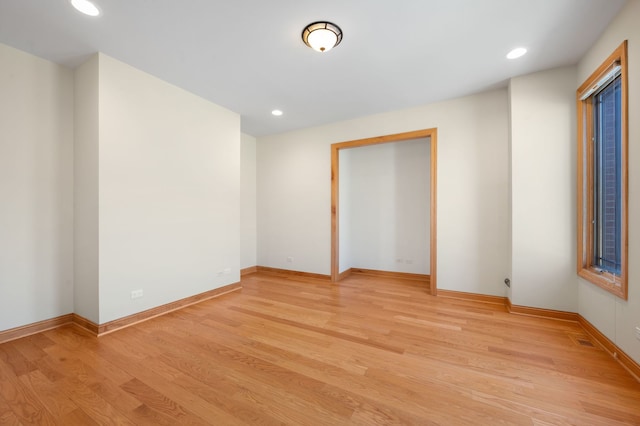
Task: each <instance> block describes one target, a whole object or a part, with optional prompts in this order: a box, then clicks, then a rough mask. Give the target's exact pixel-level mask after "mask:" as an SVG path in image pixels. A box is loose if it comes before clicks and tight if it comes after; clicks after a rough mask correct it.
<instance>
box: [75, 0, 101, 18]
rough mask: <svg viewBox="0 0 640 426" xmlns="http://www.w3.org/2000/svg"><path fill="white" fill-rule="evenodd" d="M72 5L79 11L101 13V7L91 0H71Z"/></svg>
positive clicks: (93, 14) (87, 13)
mask: <svg viewBox="0 0 640 426" xmlns="http://www.w3.org/2000/svg"><path fill="white" fill-rule="evenodd" d="M71 5H72V6H73V7H75V8H76V10H77V11H79V12H82V13H84V14H85V15H89V16H98V15H100V9H98V7H97V6H96V5H95V4H93V3H91V2H90V1H89V0H71Z"/></svg>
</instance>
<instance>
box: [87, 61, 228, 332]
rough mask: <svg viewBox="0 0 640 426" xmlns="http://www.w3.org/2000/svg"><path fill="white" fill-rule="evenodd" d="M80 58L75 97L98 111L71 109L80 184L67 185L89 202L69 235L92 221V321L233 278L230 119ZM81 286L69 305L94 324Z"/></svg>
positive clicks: (146, 79) (141, 77)
mask: <svg viewBox="0 0 640 426" xmlns="http://www.w3.org/2000/svg"><path fill="white" fill-rule="evenodd" d="M91 61H93V62H91ZM91 61H90V62H89V63H88V64H85V66H83V67H82V68H81V70H79V72H78V76H79V80H78V85H77V86H76V88H77V89H78V90H80V91H81V92H80V93H76V98H77V99H78V100H79V101H81V102H82V105H79V107H80V106H82V107H87V111H96V112H97V118H96V117H91V113H86V112H85V113H81V114H79V116H78V118H84V119H86V121H83V122H82V123H78V124H77V128H78V129H80V130H82V131H81V132H79V134H78V138H77V140H76V146H77V147H78V152H77V153H76V160H78V161H81V162H83V161H86V164H78V165H77V169H78V170H79V171H81V173H80V174H79V175H80V176H82V177H85V175H88V177H89V179H88V180H87V181H86V182H84V183H82V184H80V183H79V184H78V185H76V190H77V193H78V194H81V193H83V192H85V193H86V194H88V196H87V197H85V198H86V199H84V198H82V197H80V198H81V200H80V201H87V204H89V205H90V204H91V203H93V202H94V200H95V197H96V194H97V200H98V205H97V209H95V208H94V207H93V206H90V207H87V206H86V205H85V204H84V203H81V202H79V203H78V204H77V208H76V216H78V218H77V219H78V221H77V223H78V226H77V228H76V230H80V229H84V230H88V231H89V232H90V233H94V229H95V227H96V226H97V253H98V259H97V262H98V263H97V266H96V267H97V270H98V287H99V289H98V301H99V313H98V315H97V316H98V321H97V322H98V323H100V324H103V323H105V322H108V321H111V320H114V319H117V318H121V317H124V316H127V315H131V314H133V313H136V312H140V311H143V310H146V309H149V308H152V307H156V306H159V305H163V304H166V303H170V302H172V301H175V300H178V299H181V298H184V297H188V296H192V295H195V294H199V293H203V292H206V291H208V290H212V289H215V288H218V287H221V286H223V285H226V284H230V283H234V282H238V281H239V279H240V273H239V270H240V118H239V116H238V115H237V114H235V113H232V112H230V111H228V110H225V109H223V108H221V107H219V106H217V105H214V104H212V103H210V102H208V101H205V100H204V99H202V98H199V97H197V96H195V95H193V94H191V93H188V92H186V91H184V90H182V89H179V88H177V87H175V86H172V85H170V84H168V83H165V82H163V81H161V80H159V79H157V78H155V77H152V76H150V75H148V74H145V73H143V72H141V71H139V70H136V69H134V68H132V67H130V66H128V65H126V64H124V63H121V62H118V61H116V60H115V59H112V58H110V57H108V56H106V55H103V54H98V55H97V57H96V58H93V59H92V60H91ZM95 63H97V66H96V65H95ZM92 73H93V74H92ZM96 73H97V74H96ZM83 81H84V82H85V83H83ZM96 81H97V84H98V89H97V96H96V87H95V82H96ZM96 100H97V105H92V102H95V101H96ZM85 115H87V116H89V117H85ZM96 132H97V137H96ZM96 153H97V168H96V164H95V163H96V157H95V154H96ZM83 168H84V169H83ZM82 170H84V173H83V172H82ZM96 170H97V180H96V179H95V176H93V175H92V174H93V173H96ZM96 184H97V186H96ZM90 186H93V188H91V187H90ZM78 241H84V242H86V243H88V244H90V243H91V242H92V241H95V236H94V235H91V236H90V237H86V238H85V239H84V240H83V237H82V236H79V237H78ZM89 249H90V250H93V251H94V252H95V250H96V247H89ZM90 260H91V261H93V260H92V259H90ZM93 266H94V265H93V264H91V263H90V265H89V266H87V267H86V271H88V272H89V275H90V277H93V275H91V274H92V273H94V272H95V271H94V269H95V268H93ZM77 271H78V272H80V271H81V268H80V266H79V267H78V268H77ZM86 271H85V272H86ZM89 281H90V280H89ZM82 285H84V284H82ZM83 288H84V287H82V286H81V287H79V288H78V290H77V292H76V295H77V296H78V295H79V294H80V293H83V292H84V294H83V297H76V302H77V303H78V306H76V310H77V311H78V312H89V314H85V315H87V318H89V319H92V320H93V318H94V317H95V316H96V312H94V311H93V312H92V310H95V305H94V303H93V299H92V297H91V296H92V293H91V292H92V291H93V284H92V283H89V285H87V286H86V288H84V290H83ZM139 289H141V290H143V292H144V296H143V297H142V298H139V299H135V300H132V299H131V292H132V291H133V290H139ZM85 302H88V304H87V305H84V303H85ZM83 316H84V315H83Z"/></svg>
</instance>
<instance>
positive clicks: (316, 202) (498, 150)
mask: <svg viewBox="0 0 640 426" xmlns="http://www.w3.org/2000/svg"><path fill="white" fill-rule="evenodd" d="M507 117H508V108H507V91H506V89H502V90H495V91H490V92H487V93H482V94H478V95H474V96H469V97H465V98H460V99H455V100H451V101H447V102H441V103H437V104H430V105H425V106H422V107H417V108H412V109H408V110H403V111H395V112H390V113H385V114H379V115H374V116H369V117H363V118H360V119H356V120H351V121H346V122H340V123H334V124H330V125H326V126H322V127H316V128H311V129H304V130H300V131H295V132H290V133H285V134H280V135H274V136H268V137H263V138H259V139H258V144H257V145H258V148H257V156H258V176H257V177H258V201H257V202H258V264H259V265H263V266H270V267H275V268H283V269H295V270H298V271H305V272H312V273H320V274H327V275H328V274H329V273H330V264H331V260H330V255H331V211H330V210H331V158H330V145H331V144H332V143H336V142H344V141H350V140H356V139H361V138H367V137H374V136H381V135H388V134H395V133H401V132H405V131H410V130H417V129H426V128H432V127H437V128H438V287H439V288H442V289H452V290H460V291H468V292H476V293H483V294H493V295H500V296H503V295H504V294H505V287H504V284H503V280H504V277H505V276H506V272H507V268H508V265H507V258H508V252H507V241H508V224H507V209H508V202H507V177H508V157H507V152H508V151H507V145H508V119H507ZM287 256H291V257H293V258H294V261H293V262H292V263H287V262H286V258H287Z"/></svg>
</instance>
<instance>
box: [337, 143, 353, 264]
mask: <svg viewBox="0 0 640 426" xmlns="http://www.w3.org/2000/svg"><path fill="white" fill-rule="evenodd" d="M353 152H354V150H353V149H342V150H340V151H338V176H339V183H340V185H339V186H338V224H337V225H338V257H339V259H338V273H340V274H341V273H343V272H344V271H346V270H348V269H351V268H353V267H354V264H353V257H352V255H351V254H352V252H353V244H352V241H351V236H352V235H353V230H352V224H353V220H352V218H351V217H352V214H351V206H352V205H353V200H352V196H351V189H352V188H353V184H352V182H351V177H352V169H353V166H352V158H353V155H352V154H353Z"/></svg>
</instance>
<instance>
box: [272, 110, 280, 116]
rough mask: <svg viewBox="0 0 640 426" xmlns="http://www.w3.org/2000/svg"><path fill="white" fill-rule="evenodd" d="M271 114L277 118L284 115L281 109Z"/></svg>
mask: <svg viewBox="0 0 640 426" xmlns="http://www.w3.org/2000/svg"><path fill="white" fill-rule="evenodd" d="M271 114H273V115H275V116H276V117H280V116H281V115H282V114H283V113H282V111H280V110H279V109H274V110H273V111H271Z"/></svg>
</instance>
